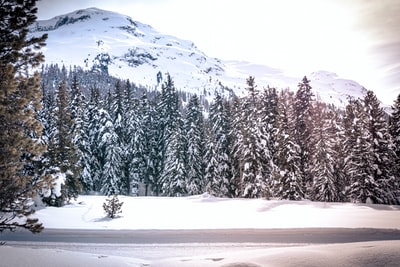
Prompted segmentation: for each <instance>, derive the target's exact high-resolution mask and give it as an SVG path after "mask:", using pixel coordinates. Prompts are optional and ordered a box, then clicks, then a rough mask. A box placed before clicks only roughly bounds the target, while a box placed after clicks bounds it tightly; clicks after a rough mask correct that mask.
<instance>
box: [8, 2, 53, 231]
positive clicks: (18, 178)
mask: <svg viewBox="0 0 400 267" xmlns="http://www.w3.org/2000/svg"><path fill="white" fill-rule="evenodd" d="M35 4H36V1H35V0H25V1H0V17H1V21H0V40H1V41H0V151H1V152H0V231H3V230H5V229H10V230H14V229H15V228H16V227H23V228H26V229H28V230H30V231H31V232H40V230H41V229H42V226H41V224H40V223H39V222H38V220H37V219H33V218H32V217H31V216H30V215H31V214H32V213H33V210H32V209H31V204H30V200H31V199H32V197H33V196H34V195H35V194H36V192H37V191H39V190H40V189H41V188H42V187H43V184H45V183H47V181H46V179H45V177H43V176H41V175H38V174H37V173H35V170H34V169H33V170H31V171H29V172H26V171H24V168H25V166H27V165H31V164H33V165H34V162H35V161H36V159H38V158H40V155H41V154H42V153H43V152H44V151H45V149H46V148H45V146H43V144H41V143H40V142H38V140H39V139H40V136H41V131H42V125H41V124H40V122H39V121H38V120H37V119H36V117H35V116H36V114H35V111H36V110H40V99H41V90H40V79H39V74H38V73H37V72H35V73H34V74H32V70H35V68H36V67H38V65H39V64H40V62H42V61H43V55H42V54H41V53H40V52H39V50H40V48H41V47H43V46H44V45H45V43H44V42H45V40H46V38H47V35H43V36H41V37H28V27H29V26H30V25H32V24H33V23H34V22H35V21H36V13H37V8H36V7H35ZM17 217H18V220H14V219H15V218H17Z"/></svg>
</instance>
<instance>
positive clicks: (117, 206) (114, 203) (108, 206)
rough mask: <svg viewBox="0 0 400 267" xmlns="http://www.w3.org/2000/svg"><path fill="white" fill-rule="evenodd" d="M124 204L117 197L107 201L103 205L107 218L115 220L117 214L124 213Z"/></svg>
mask: <svg viewBox="0 0 400 267" xmlns="http://www.w3.org/2000/svg"><path fill="white" fill-rule="evenodd" d="M123 204H124V202H120V201H119V199H118V196H117V195H114V196H112V197H110V198H107V199H106V202H104V203H103V209H104V211H105V212H106V214H107V217H109V218H111V219H114V218H115V217H116V216H117V214H119V213H121V212H122V205H123Z"/></svg>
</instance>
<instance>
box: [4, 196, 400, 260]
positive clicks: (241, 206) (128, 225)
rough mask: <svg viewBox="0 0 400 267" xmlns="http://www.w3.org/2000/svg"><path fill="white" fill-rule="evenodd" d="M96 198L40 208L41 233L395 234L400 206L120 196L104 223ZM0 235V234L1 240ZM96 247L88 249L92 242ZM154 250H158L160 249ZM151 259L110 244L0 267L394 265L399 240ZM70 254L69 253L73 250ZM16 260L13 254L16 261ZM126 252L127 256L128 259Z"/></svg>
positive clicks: (172, 252)
mask: <svg viewBox="0 0 400 267" xmlns="http://www.w3.org/2000/svg"><path fill="white" fill-rule="evenodd" d="M104 200H105V198H104V197H102V196H81V197H79V198H78V199H77V200H76V201H73V202H72V203H71V204H70V205H67V206H65V207H62V208H49V207H48V208H43V209H40V210H38V211H37V212H36V215H35V216H36V217H38V218H39V219H40V221H41V222H42V223H43V224H44V226H45V227H46V228H59V229H100V230H101V229H110V230H111V229H112V230H116V229H126V230H129V229H131V230H137V229H233V228H235V229H238V228H250V229H251V228H257V229H271V228H313V227H317V228H320V227H339V228H340V227H344V228H385V229H400V206H384V205H367V204H351V203H343V204H339V203H320V202H311V201H299V202H292V201H279V200H262V199H222V198H214V197H211V196H209V195H207V194H204V195H201V196H193V197H184V198H166V197H165V198H162V197H160V198H158V197H123V196H120V200H121V201H123V202H124V204H123V206H122V213H121V215H120V217H118V218H116V219H113V220H111V219H107V218H105V214H104V211H103V208H102V204H103V202H104ZM0 238H1V235H0ZM92 246H94V245H92ZM158 246H160V245H158ZM163 246H164V247H161V249H160V247H159V248H158V249H157V250H154V251H153V255H152V256H151V257H146V256H144V255H145V254H142V255H143V257H140V256H138V255H141V254H140V253H139V254H138V253H133V254H129V249H132V250H133V249H139V250H140V249H143V250H146V249H147V250H149V251H151V250H152V246H151V245H148V246H147V247H146V246H142V247H135V248H134V247H129V246H128V247H125V248H124V249H125V253H121V254H118V253H116V251H117V250H118V247H115V245H109V246H107V245H104V246H103V247H102V249H101V250H100V248H98V247H97V248H96V249H98V250H96V249H95V248H93V247H90V246H89V245H88V248H87V249H85V250H83V251H76V250H77V249H58V248H52V246H51V245H49V247H48V248H43V247H41V248H40V249H37V248H36V249H35V248H34V247H35V246H34V244H32V246H31V247H30V246H29V245H27V246H17V247H13V245H12V244H7V245H6V246H1V247H0V259H1V261H0V266H2V267H3V266H4V267H5V266H16V267H20V266H44V267H47V266H54V263H55V262H57V264H56V265H57V266H60V267H62V266H135V267H137V266H166V267H168V266H176V267H180V266H204V267H208V266H223V267H239V266H241V267H245V266H247V267H255V266H399V262H400V254H399V253H398V251H399V250H400V241H397V240H396V241H375V242H359V243H345V244H327V245H315V244H314V245H312V244H285V245H282V244H280V245H278V244H265V245H262V244H259V245H252V244H247V245H243V244H242V245H234V244H213V245H211V244H208V245H207V244H175V245H174V246H171V245H163ZM74 250H75V251H74ZM177 251H180V252H182V253H180V252H177ZM15 255H18V257H16V256H15ZM130 255H131V256H130Z"/></svg>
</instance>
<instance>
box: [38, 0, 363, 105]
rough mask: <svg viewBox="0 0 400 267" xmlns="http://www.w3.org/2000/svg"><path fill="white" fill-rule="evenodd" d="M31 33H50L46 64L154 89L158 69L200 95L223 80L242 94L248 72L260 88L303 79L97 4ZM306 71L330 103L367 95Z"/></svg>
mask: <svg viewBox="0 0 400 267" xmlns="http://www.w3.org/2000/svg"><path fill="white" fill-rule="evenodd" d="M31 33H32V34H33V35H41V34H43V33H48V35H49V38H48V40H47V46H46V47H45V48H44V50H43V51H44V54H45V57H46V64H52V63H53V64H55V63H57V64H59V65H65V66H74V65H75V66H81V67H83V68H84V69H96V70H98V71H105V72H108V73H109V74H111V75H113V76H116V77H119V78H123V79H130V80H131V81H133V82H135V83H138V84H142V85H146V86H150V87H153V88H154V87H157V86H158V85H159V82H160V79H159V78H160V76H158V75H157V74H158V73H161V74H162V75H165V73H166V72H168V73H170V75H171V76H172V77H173V79H174V82H175V85H176V87H177V88H178V89H179V90H182V91H189V92H196V93H199V94H203V92H204V90H214V89H217V88H221V86H220V84H222V85H224V86H227V87H229V88H232V89H233V90H234V91H235V93H236V94H238V95H241V94H243V93H244V88H245V87H246V78H247V77H248V76H249V75H252V76H255V78H256V83H257V84H258V87H259V88H262V87H263V86H266V85H270V86H275V87H277V88H286V87H290V88H293V90H295V89H296V88H297V84H298V82H299V81H300V80H301V79H302V77H294V76H293V75H288V74H286V73H285V72H284V71H283V70H280V69H275V68H271V67H268V66H263V65H257V64H252V63H249V62H239V61H222V60H219V59H217V58H212V57H208V56H207V55H206V54H205V53H203V52H202V51H200V50H199V49H197V47H196V45H195V44H194V43H193V42H191V41H187V40H182V39H179V38H177V37H174V36H170V35H165V34H162V33H159V32H158V31H156V30H155V29H153V28H152V27H151V26H149V25H145V24H143V23H140V22H138V21H134V20H133V19H131V18H130V17H128V16H125V15H121V14H118V13H114V12H110V11H105V10H101V9H97V8H89V9H83V10H78V11H75V12H72V13H69V14H65V15H61V16H57V17H54V18H52V19H50V20H42V21H37V23H36V24H35V25H33V26H32V27H31ZM304 75H307V77H309V79H311V85H312V86H313V88H314V90H315V94H316V95H317V96H319V97H320V98H321V99H322V100H324V101H327V102H330V103H335V104H338V105H340V104H341V103H345V102H346V98H347V96H348V95H351V96H355V97H362V96H363V95H364V94H365V89H363V87H362V86H361V85H360V84H358V83H357V82H355V81H351V80H345V79H341V78H340V77H338V76H337V75H336V74H334V73H330V72H325V71H324V72H322V71H318V72H314V73H311V74H308V73H305V74H304ZM210 95H213V94H212V92H210Z"/></svg>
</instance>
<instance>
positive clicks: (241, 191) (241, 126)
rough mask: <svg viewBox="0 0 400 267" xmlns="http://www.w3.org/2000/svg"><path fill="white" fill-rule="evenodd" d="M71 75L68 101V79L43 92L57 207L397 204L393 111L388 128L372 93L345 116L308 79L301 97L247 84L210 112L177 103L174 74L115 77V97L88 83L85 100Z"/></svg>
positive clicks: (191, 100)
mask: <svg viewBox="0 0 400 267" xmlns="http://www.w3.org/2000/svg"><path fill="white" fill-rule="evenodd" d="M52 69H54V67H52ZM61 73H62V71H61ZM76 74H77V73H76V72H74V71H72V72H68V75H66V76H65V77H66V80H69V83H70V84H71V86H70V88H69V89H68V94H69V95H68V96H63V95H64V93H63V90H61V89H63V88H65V82H64V81H63V80H61V81H59V86H58V89H55V90H52V89H51V87H49V86H47V87H46V86H45V88H44V92H45V97H44V101H47V103H44V107H45V109H44V110H43V114H48V115H47V116H44V117H43V124H44V125H45V130H44V133H45V136H46V137H47V139H46V140H48V142H49V143H48V146H49V148H52V147H54V144H58V143H60V142H64V143H65V145H64V146H63V147H65V149H64V151H63V152H62V153H64V154H61V152H58V153H57V157H58V158H60V159H52V158H51V149H49V152H48V155H50V158H49V159H46V160H45V162H49V163H52V164H50V165H51V166H50V165H49V166H48V168H47V169H48V170H50V171H52V172H56V173H58V175H59V173H61V174H62V175H59V176H60V177H62V178H63V181H64V182H63V183H62V189H61V190H58V192H59V195H58V196H53V199H60V200H62V201H65V200H68V199H69V198H71V197H75V196H76V194H77V192H80V191H81V189H82V192H84V193H91V192H100V193H102V194H106V195H115V194H125V195H139V194H140V195H164V196H184V195H193V194H201V193H203V192H209V193H210V194H213V195H216V196H221V197H245V198H258V197H266V198H280V199H290V200H300V199H311V200H316V201H341V202H344V201H353V202H372V203H384V204H394V203H398V202H399V196H400V195H399V194H400V191H399V175H398V169H397V168H398V143H399V141H398V128H399V125H398V124H399V123H398V120H399V119H398V113H399V111H398V108H399V107H398V103H397V102H396V103H397V104H395V106H394V113H393V116H391V117H390V118H391V119H390V123H389V120H388V115H387V114H386V113H385V112H384V111H383V109H382V108H381V107H380V104H379V101H378V100H377V98H376V97H375V95H374V94H373V93H372V92H371V91H369V92H368V93H367V95H366V96H365V98H364V99H350V100H349V103H348V105H347V107H346V108H345V109H344V110H341V109H338V108H336V107H334V106H332V105H327V104H325V103H322V102H318V101H316V100H315V99H314V96H313V94H312V92H311V86H310V81H309V80H308V79H307V78H306V77H304V79H303V80H302V81H301V82H300V83H299V86H298V89H297V91H296V92H291V91H289V90H282V91H280V92H278V91H277V90H276V89H275V88H270V87H267V88H262V89H259V88H257V85H256V83H255V79H254V77H249V78H248V79H247V90H248V94H247V96H245V97H242V98H238V97H231V98H226V97H224V96H223V95H221V94H216V95H215V97H214V100H213V101H212V103H211V105H210V107H209V109H208V110H205V109H204V106H203V105H202V104H201V101H200V98H199V96H197V95H189V96H186V97H182V94H181V95H180V94H179V93H178V91H177V89H176V88H175V86H174V82H173V80H172V78H171V77H170V76H169V75H165V79H164V80H161V81H160V82H161V84H162V86H161V91H160V92H158V91H148V90H146V89H143V88H140V87H137V86H136V85H134V84H131V83H129V81H128V82H124V81H119V80H116V81H115V83H114V85H113V88H112V89H111V88H108V90H107V91H106V90H104V89H100V88H98V87H95V85H93V87H92V88H91V89H90V94H87V93H86V94H85V92H84V90H83V89H82V87H87V86H80V85H79V82H78V80H79V77H81V78H82V77H83V76H77V75H76ZM44 77H49V76H46V74H45V75H44ZM68 77H69V78H68ZM71 77H72V78H71ZM73 77H75V78H73ZM82 79H83V78H82ZM47 80H48V78H47ZM84 83H85V82H82V84H84ZM100 92H103V93H100ZM86 95H87V97H86ZM51 98H53V100H50V99H51ZM46 99H47V100H46ZM61 99H64V100H63V101H65V105H64V106H63V107H64V108H63V112H60V109H61V107H60V104H59V102H60V101H61ZM50 103H52V104H50ZM59 120H63V123H60V122H59ZM57 125H63V126H64V128H65V129H66V131H64V132H63V134H62V137H61V135H55V134H54V133H60V131H61V130H62V129H59V128H57ZM396 131H397V132H396ZM63 139H68V140H69V141H66V140H63ZM396 149H397V150H396ZM60 155H63V156H61V157H60ZM61 158H62V160H61ZM66 165H68V166H70V167H69V168H67V167H65V166H66ZM81 187H82V188H81ZM55 203H57V201H55Z"/></svg>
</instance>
